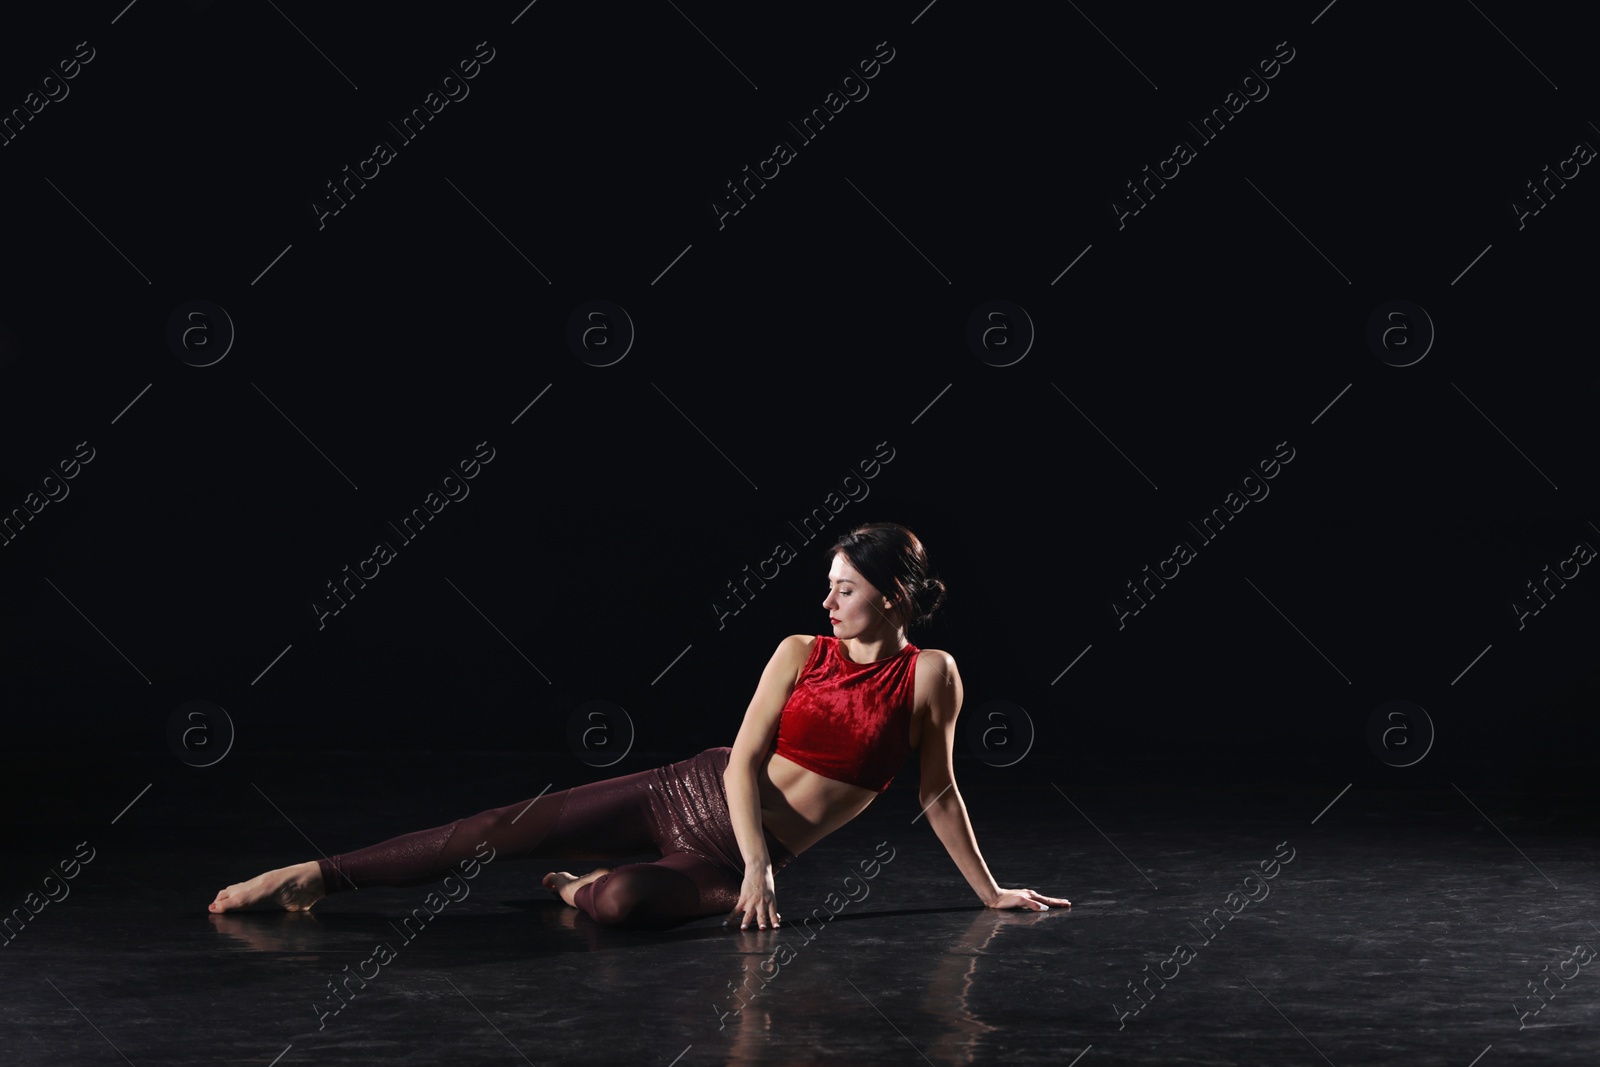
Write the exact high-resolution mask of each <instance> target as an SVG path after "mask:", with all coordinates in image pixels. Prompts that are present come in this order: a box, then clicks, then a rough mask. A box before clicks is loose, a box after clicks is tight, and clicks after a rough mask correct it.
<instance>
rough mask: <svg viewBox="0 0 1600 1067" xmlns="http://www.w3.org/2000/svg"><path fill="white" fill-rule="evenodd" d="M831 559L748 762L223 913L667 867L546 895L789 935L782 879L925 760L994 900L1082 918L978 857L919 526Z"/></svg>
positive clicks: (229, 902)
mask: <svg viewBox="0 0 1600 1067" xmlns="http://www.w3.org/2000/svg"><path fill="white" fill-rule="evenodd" d="M832 557H833V564H832V567H831V569H830V570H829V572H828V596H827V599H825V600H824V601H823V602H822V606H823V608H824V609H825V610H826V611H827V612H828V622H829V624H830V626H831V629H832V633H831V634H822V635H817V636H814V637H813V636H807V635H798V634H797V635H795V636H793V637H788V638H785V639H784V640H783V641H782V642H781V643H780V644H779V645H778V649H777V651H776V652H774V653H773V655H772V658H771V659H770V660H769V661H768V662H767V666H766V669H765V670H764V671H762V673H761V681H760V683H759V684H758V685H757V686H756V693H755V697H754V698H753V699H752V700H751V701H750V706H749V708H748V709H746V711H745V716H744V722H743V724H742V725H741V726H740V727H739V733H738V736H737V737H736V738H735V739H734V742H733V747H732V748H731V749H729V748H714V749H710V750H708V751H706V752H702V753H700V755H698V756H695V757H693V758H691V759H687V760H684V761H683V762H681V763H674V764H672V765H670V766H667V767H660V768H657V769H655V770H652V771H640V772H639V773H637V774H630V775H624V776H623V777H620V778H613V779H611V780H609V781H604V782H594V783H591V784H589V785H580V786H575V787H573V788H572V789H566V790H562V791H561V792H558V793H551V794H548V795H541V796H539V797H535V798H534V799H533V800H531V801H524V802H521V803H518V804H512V805H509V806H507V807H504V808H494V809H491V810H489V811H485V812H480V813H479V814H477V815H474V816H472V817H471V818H467V819H458V820H456V821H455V822H453V823H449V824H447V825H444V826H437V827H434V828H433V829H431V830H422V831H419V832H417V833H413V834H405V835H403V836H401V837H396V838H391V839H390V840H388V841H384V842H382V843H380V844H377V845H372V846H370V847H368V848H364V849H361V850H359V851H357V852H351V853H346V854H344V855H341V856H333V857H330V858H325V859H321V860H315V861H311V862H307V863H301V864H297V865H295V866H292V867H280V868H278V869H277V870H273V871H268V872H266V873H265V874H260V875H257V876H256V877H254V878H252V879H250V880H249V881H247V882H240V883H237V884H235V885H230V886H229V887H228V888H226V889H224V890H222V891H221V892H220V893H218V894H217V896H216V899H215V900H214V901H212V903H211V905H210V909H209V910H211V911H213V912H226V911H235V910H239V909H241V908H248V907H251V906H256V905H265V906H271V907H282V908H286V909H288V910H290V911H303V910H306V909H309V908H310V907H311V906H312V905H313V904H315V903H316V902H317V901H318V900H320V899H321V898H322V897H323V896H325V895H326V894H328V893H334V892H340V891H344V890H348V889H355V888H360V887H366V886H376V885H383V886H407V885H418V884H421V883H424V882H428V881H432V880H435V879H437V878H439V877H440V876H441V875H444V874H446V873H448V871H449V869H450V868H451V866H452V865H453V864H456V863H472V862H474V859H476V860H480V861H484V860H492V859H494V858H496V857H500V856H504V857H507V858H513V857H514V858H525V857H533V856H569V857H570V856H577V857H588V856H594V857H596V858H605V857H608V856H610V857H615V856H626V855H630V854H635V853H639V852H645V851H652V850H653V851H659V852H660V853H661V854H662V855H661V859H659V860H656V861H654V862H652V863H630V864H626V865H623V866H621V867H617V868H616V869H614V870H613V869H609V868H604V867H602V868H599V869H596V870H594V871H591V872H589V873H588V874H586V875H583V876H582V877H577V876H574V875H572V874H570V873H568V872H566V871H552V872H551V873H549V874H547V875H546V876H545V879H544V884H545V886H546V887H547V888H549V889H550V890H551V892H554V893H557V894H558V895H559V896H560V897H561V899H562V900H564V901H566V902H567V903H568V904H570V905H572V906H573V907H576V908H579V909H581V910H583V911H584V912H586V913H587V914H588V915H590V916H591V917H592V918H594V919H595V920H596V921H598V922H601V923H604V924H607V925H618V926H622V925H629V926H662V925H670V924H672V923H677V922H683V921H685V920H688V919H695V918H701V917H704V916H707V915H718V914H728V920H727V921H728V922H732V921H733V920H734V919H737V920H738V922H739V928H740V929H741V930H743V929H748V928H749V927H750V925H751V924H752V923H753V924H755V925H756V926H757V927H759V928H760V929H763V930H764V929H767V928H768V927H776V926H778V925H779V923H780V922H781V921H782V916H781V915H780V914H779V912H778V904H777V895H776V891H775V889H774V877H775V876H776V875H777V873H778V872H779V871H780V870H782V869H783V868H784V866H785V865H787V864H788V863H789V862H790V861H791V860H793V859H794V858H795V857H796V856H798V855H800V854H801V853H803V852H805V851H806V849H808V848H810V847H811V846H812V845H815V844H816V843H817V842H818V841H821V840H822V839H823V838H824V837H827V836H828V835H829V834H831V833H832V832H833V831H835V830H837V829H838V828H839V827H841V826H843V825H844V824H845V823H847V822H849V821H850V820H851V819H853V818H855V817H856V816H857V815H860V814H861V813H862V812H863V811H864V810H866V808H867V805H869V804H871V803H872V801H873V800H874V799H875V798H876V797H877V796H878V794H879V793H881V792H883V791H884V790H885V789H887V788H888V787H889V782H890V780H891V779H892V778H893V777H894V774H895V772H896V771H897V770H899V769H900V767H901V766H902V764H903V763H904V762H905V759H906V757H907V756H908V755H909V754H910V753H911V752H912V751H913V750H914V751H916V752H917V753H918V754H919V756H918V765H919V769H920V774H921V779H920V782H919V785H918V804H919V806H920V807H922V809H923V811H924V812H925V814H926V816H927V819H928V822H929V824H930V825H932V827H933V829H934V832H935V833H936V834H938V836H939V840H940V842H941V843H942V844H943V845H944V847H945V849H946V851H948V852H949V853H950V858H951V859H952V860H954V861H955V864H956V866H957V867H958V868H959V869H960V871H961V873H962V875H963V876H964V877H965V878H966V880H967V884H968V885H970V886H971V887H972V890H973V892H974V893H976V894H977V895H978V899H979V900H981V901H983V903H984V904H985V905H986V906H988V907H991V908H1023V909H1028V910H1032V911H1045V910H1048V909H1049V908H1051V907H1071V902H1070V901H1067V900H1063V899H1058V898H1056V897H1049V896H1045V895H1043V894H1041V893H1038V892H1035V891H1034V890H1032V889H1002V888H1000V886H999V885H998V884H997V883H996V882H995V880H994V877H993V876H992V875H991V874H990V873H989V868H988V865H987V864H985V863H984V861H983V856H982V855H981V854H980V853H979V852H978V842H977V839H976V838H975V837H974V835H973V832H972V824H971V822H969V821H968V819H967V809H966V805H965V804H963V803H962V800H961V794H960V792H959V791H958V790H957V789H956V784H955V776H954V767H953V764H952V759H951V753H952V749H953V746H954V743H955V728H956V715H957V713H958V712H959V711H960V710H961V677H960V675H959V674H957V673H956V662H955V659H954V658H953V657H951V656H950V654H949V653H947V652H941V651H939V650H937V649H919V648H917V647H916V646H915V645H913V644H911V643H910V642H909V641H907V640H906V630H907V629H908V628H909V627H911V626H914V625H917V624H919V623H923V622H926V621H927V620H928V619H929V618H930V617H931V616H932V614H933V612H934V611H935V610H937V609H938V607H939V606H940V605H941V604H942V603H943V602H944V596H945V589H944V583H943V582H941V581H939V579H937V578H933V577H930V576H929V574H928V559H927V554H926V552H925V551H924V549H923V547H922V542H921V541H919V540H918V539H917V537H916V535H915V534H913V533H912V532H911V531H910V530H907V529H906V528H905V527H903V526H899V525H896V524H894V523H869V524H867V525H864V526H858V527H856V528H855V529H854V530H851V531H850V532H849V533H848V534H846V535H844V536H843V537H841V538H840V539H839V540H838V541H837V542H836V543H835V544H834V546H833V550H832ZM485 848H487V849H488V850H489V851H488V852H487V854H486V853H485V852H484V849H485Z"/></svg>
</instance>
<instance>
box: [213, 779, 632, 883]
mask: <svg viewBox="0 0 1600 1067" xmlns="http://www.w3.org/2000/svg"><path fill="white" fill-rule="evenodd" d="M656 773H657V772H655V771H640V772H638V773H637V774H629V775H624V776H622V777H620V778H613V779H610V780H608V781H604V782H593V783H590V784H588V785H580V786H574V787H573V788H571V789H564V790H562V791H560V792H558V793H547V794H544V795H542V796H539V797H535V798H534V799H533V800H526V801H521V802H519V803H516V804H509V805H507V806H505V807H503V808H491V809H489V810H488V811H482V812H479V813H478V814H476V815H473V816H470V817H468V818H465V819H457V820H455V821H454V822H451V823H446V824H444V825H442V826H435V827H432V828H431V829H427V830H419V831H417V832H415V833H409V834H402V835H400V836H398V837H393V838H390V839H389V840H387V841H381V842H379V843H378V844H375V845H370V846H368V847H366V848H363V849H359V850H357V851H355V852H348V853H344V854H342V855H335V856H331V857H328V858H325V859H320V860H316V861H314V862H311V863H302V864H297V865H295V866H293V867H283V868H279V869H278V870H275V871H268V872H266V873H265V874H262V875H258V876H257V877H255V878H252V879H250V880H249V881H248V882H241V883H238V884H237V885H233V886H229V887H228V888H227V889H224V890H223V891H222V892H220V893H218V894H217V898H216V900H215V901H213V902H212V904H211V907H210V910H211V911H214V912H221V911H232V910H235V909H238V908H245V907H250V906H251V905H254V904H261V903H266V904H275V905H278V906H280V907H285V908H288V909H289V910H293V911H299V910H304V909H306V908H309V907H310V906H311V905H312V904H313V903H315V902H316V901H317V900H318V899H320V898H321V897H322V896H323V895H324V894H326V893H338V892H343V891H345V890H349V889H358V888H365V887H368V886H410V885H418V884H420V883H423V882H428V881H432V880H434V879H436V878H439V877H441V876H442V875H444V874H445V873H446V872H448V871H449V870H450V869H451V868H452V867H453V866H455V865H456V864H458V863H461V862H463V861H468V860H475V861H478V862H484V861H486V857H493V858H508V859H517V858H524V857H531V856H535V855H543V856H566V857H573V858H596V859H599V858H605V857H611V856H623V855H628V854H630V853H636V852H644V851H649V850H651V849H654V848H658V847H659V846H658V845H657V844H656V841H655V838H654V835H653V833H652V831H653V825H652V821H651V809H650V791H651V786H652V783H653V781H654V778H655V775H656ZM484 846H487V848H488V849H492V850H493V851H492V852H489V851H487V850H486V849H484Z"/></svg>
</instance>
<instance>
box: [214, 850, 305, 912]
mask: <svg viewBox="0 0 1600 1067" xmlns="http://www.w3.org/2000/svg"><path fill="white" fill-rule="evenodd" d="M325 895H326V893H325V892H324V891H323V885H322V868H320V867H318V866H317V864H316V861H315V860H312V861H310V862H307V863H297V864H295V865H294V866H293V867H279V868H278V869H277V870H275V871H267V872H266V873H265V874H258V875H256V876H255V877H254V878H252V879H250V880H249V881H248V882H236V883H234V884H233V885H230V886H229V887H228V888H226V889H224V890H223V891H222V892H220V893H218V894H217V899H215V900H213V901H212V902H211V903H210V904H209V905H208V906H207V910H208V911H213V912H223V911H239V910H241V909H244V908H252V907H258V906H259V907H261V908H282V909H284V910H285V911H310V910H311V905H313V904H315V903H316V902H317V901H319V900H321V899H322V898H323V897H324V896H325Z"/></svg>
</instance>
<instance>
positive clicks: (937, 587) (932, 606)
mask: <svg viewBox="0 0 1600 1067" xmlns="http://www.w3.org/2000/svg"><path fill="white" fill-rule="evenodd" d="M944 598H945V587H944V583H943V582H941V581H940V580H939V579H937V578H925V579H923V581H922V584H921V586H920V587H919V588H918V589H917V595H916V601H917V614H918V616H920V618H919V620H918V621H919V622H926V621H928V619H929V618H930V617H932V615H933V613H934V612H936V611H938V610H939V608H940V606H941V605H942V604H944Z"/></svg>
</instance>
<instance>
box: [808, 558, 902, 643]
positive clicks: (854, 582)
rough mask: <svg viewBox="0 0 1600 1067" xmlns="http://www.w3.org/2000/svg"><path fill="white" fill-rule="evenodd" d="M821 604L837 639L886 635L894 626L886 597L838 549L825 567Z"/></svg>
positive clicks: (889, 633) (891, 631) (890, 633)
mask: <svg viewBox="0 0 1600 1067" xmlns="http://www.w3.org/2000/svg"><path fill="white" fill-rule="evenodd" d="M822 606H823V607H824V608H826V609H827V612H828V621H829V622H831V623H832V624H833V636H835V637H837V638H839V639H841V640H844V639H846V638H852V637H867V638H869V639H870V638H874V637H886V636H889V635H892V634H893V633H894V631H895V630H896V626H895V624H894V620H893V618H892V617H891V616H890V614H889V611H888V606H889V602H888V599H887V598H886V597H885V596H884V595H883V594H882V593H880V592H879V591H878V590H877V589H875V588H873V586H872V583H871V582H868V581H867V580H866V579H865V578H863V577H861V574H860V572H858V571H857V570H856V569H855V568H854V567H852V566H850V561H849V560H848V559H846V558H845V556H844V553H842V552H841V553H839V554H838V555H835V556H834V557H833V567H832V568H831V569H829V571H828V598H827V599H826V600H824V601H823V602H822Z"/></svg>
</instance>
